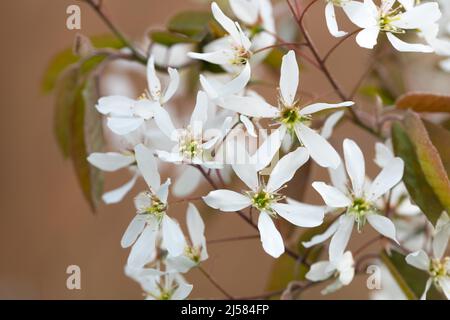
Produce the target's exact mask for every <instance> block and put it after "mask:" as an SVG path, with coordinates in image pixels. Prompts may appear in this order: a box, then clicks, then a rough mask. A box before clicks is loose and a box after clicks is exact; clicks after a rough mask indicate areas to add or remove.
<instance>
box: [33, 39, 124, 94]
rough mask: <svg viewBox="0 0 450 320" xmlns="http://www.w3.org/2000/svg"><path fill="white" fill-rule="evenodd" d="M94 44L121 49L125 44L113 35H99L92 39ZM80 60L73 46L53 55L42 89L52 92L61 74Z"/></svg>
mask: <svg viewBox="0 0 450 320" xmlns="http://www.w3.org/2000/svg"><path fill="white" fill-rule="evenodd" d="M91 42H92V44H93V45H94V46H95V47H97V48H113V49H119V48H122V47H123V44H122V43H121V42H120V41H119V40H117V39H116V38H114V37H112V36H97V37H93V38H92V39H91ZM79 60H80V57H78V56H76V55H75V54H74V53H73V49H72V48H67V49H65V50H63V51H61V52H60V53H58V54H57V55H55V56H54V57H53V59H52V60H51V61H50V63H49V64H48V66H47V68H46V71H45V73H44V75H43V78H42V85H41V88H42V91H43V92H44V93H49V92H51V91H52V90H53V89H54V88H55V85H56V83H57V80H58V78H59V76H60V74H61V73H62V72H63V71H64V70H65V69H66V68H67V67H68V66H70V65H71V64H74V63H76V62H78V61H79Z"/></svg>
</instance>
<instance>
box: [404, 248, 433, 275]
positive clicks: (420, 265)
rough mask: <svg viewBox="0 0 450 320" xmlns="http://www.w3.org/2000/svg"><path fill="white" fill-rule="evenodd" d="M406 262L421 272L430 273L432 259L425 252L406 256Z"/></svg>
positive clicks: (420, 251)
mask: <svg viewBox="0 0 450 320" xmlns="http://www.w3.org/2000/svg"><path fill="white" fill-rule="evenodd" d="M406 262H407V263H408V264H409V265H411V266H413V267H415V268H417V269H420V270H424V271H428V270H429V268H430V258H428V255H427V254H426V253H425V251H423V250H419V251H416V252H413V253H410V254H408V255H407V256H406Z"/></svg>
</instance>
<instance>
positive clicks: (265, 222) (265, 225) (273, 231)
mask: <svg viewBox="0 0 450 320" xmlns="http://www.w3.org/2000/svg"><path fill="white" fill-rule="evenodd" d="M258 229H259V233H260V237H261V243H262V246H263V248H264V251H266V252H267V253H268V254H270V255H271V256H272V257H274V258H278V257H279V256H281V255H282V254H283V253H284V242H283V238H282V237H281V234H280V232H278V230H277V228H276V227H275V224H274V223H273V221H272V218H270V216H269V215H268V214H267V213H265V212H261V213H260V215H259V218H258Z"/></svg>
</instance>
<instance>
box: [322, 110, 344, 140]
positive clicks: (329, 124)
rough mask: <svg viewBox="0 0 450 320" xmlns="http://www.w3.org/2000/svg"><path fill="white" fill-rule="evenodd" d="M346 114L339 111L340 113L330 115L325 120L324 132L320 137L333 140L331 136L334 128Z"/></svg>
mask: <svg viewBox="0 0 450 320" xmlns="http://www.w3.org/2000/svg"><path fill="white" fill-rule="evenodd" d="M344 114H345V111H338V112H335V113H333V114H332V115H330V116H329V117H328V118H327V119H326V120H325V123H324V124H323V127H322V130H321V132H320V135H321V136H322V137H323V138H324V139H327V140H328V139H329V138H331V135H332V134H333V130H334V127H335V126H336V124H337V123H338V122H339V120H341V119H342V117H343V116H344Z"/></svg>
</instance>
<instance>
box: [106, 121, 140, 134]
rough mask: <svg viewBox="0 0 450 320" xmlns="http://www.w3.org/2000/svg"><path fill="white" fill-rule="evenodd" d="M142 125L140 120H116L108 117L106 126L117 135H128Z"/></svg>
mask: <svg viewBox="0 0 450 320" xmlns="http://www.w3.org/2000/svg"><path fill="white" fill-rule="evenodd" d="M143 123H144V119H142V118H116V117H108V120H107V122H106V125H107V126H108V128H109V129H111V131H112V132H114V133H115V134H118V135H121V136H122V135H125V134H129V133H131V132H133V131H135V130H137V129H138V128H139V127H140V126H141V125H142V124H143Z"/></svg>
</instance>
